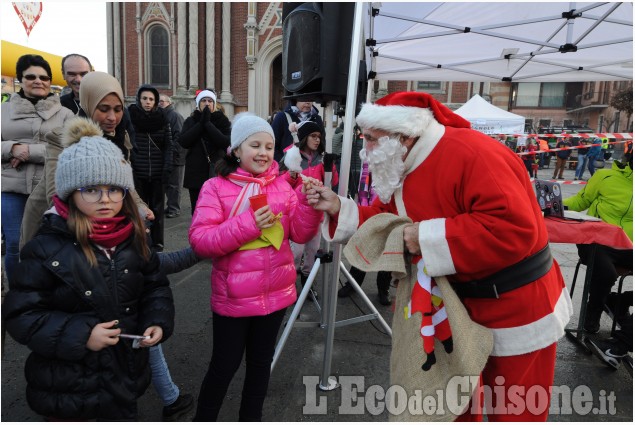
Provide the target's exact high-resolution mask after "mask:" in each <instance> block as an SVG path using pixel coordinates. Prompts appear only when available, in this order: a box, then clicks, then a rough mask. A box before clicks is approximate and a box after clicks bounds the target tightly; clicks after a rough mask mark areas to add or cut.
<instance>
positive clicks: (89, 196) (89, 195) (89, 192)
mask: <svg viewBox="0 0 635 425" xmlns="http://www.w3.org/2000/svg"><path fill="white" fill-rule="evenodd" d="M77 190H78V191H79V194H80V195H81V197H82V199H83V200H84V201H86V202H89V203H91V204H93V203H95V202H99V201H100V200H101V197H102V196H103V194H104V192H106V193H107V194H108V198H109V199H110V200H111V201H112V202H115V203H119V202H121V201H123V198H125V197H126V193H128V189H124V188H122V187H117V186H110V187H109V188H108V189H100V188H99V187H98V186H88V187H80V188H79V189H77Z"/></svg>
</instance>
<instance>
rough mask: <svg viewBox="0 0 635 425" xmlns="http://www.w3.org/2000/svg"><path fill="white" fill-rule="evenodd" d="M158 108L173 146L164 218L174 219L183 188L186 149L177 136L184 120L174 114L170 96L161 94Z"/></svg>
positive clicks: (179, 209) (176, 113)
mask: <svg viewBox="0 0 635 425" xmlns="http://www.w3.org/2000/svg"><path fill="white" fill-rule="evenodd" d="M159 107H161V108H163V110H164V111H165V114H166V117H167V119H168V122H169V123H170V129H172V143H173V144H174V155H173V158H172V172H171V173H170V177H169V178H168V183H167V185H166V187H165V194H166V195H167V206H166V207H165V216H166V217H167V218H174V217H178V216H179V215H181V187H182V186H183V175H184V173H185V155H187V149H185V148H183V147H182V146H181V145H180V144H179V143H178V140H179V135H180V134H181V129H182V128H183V121H185V119H184V118H183V116H182V115H181V114H179V113H178V112H176V110H175V109H174V105H172V99H170V96H168V95H165V94H162V95H161V96H160V97H159Z"/></svg>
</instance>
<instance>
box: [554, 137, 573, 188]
mask: <svg viewBox="0 0 635 425" xmlns="http://www.w3.org/2000/svg"><path fill="white" fill-rule="evenodd" d="M570 147H571V143H569V140H567V139H566V138H565V139H560V141H559V142H558V143H557V144H556V149H562V150H561V151H557V152H556V168H554V170H553V177H552V179H554V180H555V178H556V175H557V176H558V178H559V179H564V176H563V175H562V174H563V173H564V169H565V168H566V165H567V159H569V156H570V155H571V149H569V148H570ZM558 173H560V174H558Z"/></svg>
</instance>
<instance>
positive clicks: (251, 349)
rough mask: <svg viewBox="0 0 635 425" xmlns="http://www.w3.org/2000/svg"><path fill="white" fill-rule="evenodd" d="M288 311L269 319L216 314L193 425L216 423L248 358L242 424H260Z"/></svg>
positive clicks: (278, 313)
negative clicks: (244, 360) (280, 333)
mask: <svg viewBox="0 0 635 425" xmlns="http://www.w3.org/2000/svg"><path fill="white" fill-rule="evenodd" d="M285 311H286V309H282V310H280V311H276V312H275V313H271V314H269V315H267V316H252V317H226V316H221V315H219V314H216V313H214V324H213V329H214V336H213V343H214V348H213V351H212V360H211V362H210V364H209V369H208V370H207V374H206V375H205V378H204V379H203V383H202V384H201V391H200V393H199V396H198V407H197V410H196V417H195V418H194V421H197V422H215V421H216V419H217V417H218V412H219V411H220V408H221V405H222V404H223V400H224V398H225V394H226V393H227V388H228V387H229V384H230V382H231V380H232V378H233V377H234V374H235V373H236V371H237V370H238V368H239V367H240V363H241V362H242V359H243V353H245V352H246V353H247V356H246V364H247V368H246V372H245V383H244V384H243V393H242V397H241V400H240V411H239V412H238V419H239V420H240V421H261V419H262V406H263V404H264V401H265V396H266V395H267V387H268V386H269V375H270V369H271V362H272V361H273V354H274V352H275V348H276V338H277V336H278V330H279V329H280V325H281V324H282V319H283V318H284V314H285Z"/></svg>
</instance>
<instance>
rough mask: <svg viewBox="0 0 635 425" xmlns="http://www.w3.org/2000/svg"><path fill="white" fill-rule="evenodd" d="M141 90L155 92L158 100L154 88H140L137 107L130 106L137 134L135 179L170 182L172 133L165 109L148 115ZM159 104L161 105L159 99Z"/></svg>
mask: <svg viewBox="0 0 635 425" xmlns="http://www.w3.org/2000/svg"><path fill="white" fill-rule="evenodd" d="M142 91H152V92H154V93H155V97H156V99H159V92H158V91H157V90H156V89H155V88H153V87H151V86H141V87H139V90H138V92H137V104H135V105H130V106H129V107H128V112H129V113H130V121H131V122H132V126H133V127H134V133H135V138H134V142H133V150H132V169H133V172H134V175H135V178H138V179H142V180H156V179H162V180H163V181H164V182H167V181H168V177H169V175H170V172H171V171H172V167H173V165H174V163H173V154H174V145H173V143H174V142H173V141H172V130H171V129H170V123H169V122H168V119H167V117H166V114H165V111H164V110H163V109H161V108H159V107H158V106H155V107H154V109H152V110H151V111H149V112H146V111H145V110H143V108H141V105H140V102H139V95H140V94H141V92H142ZM156 104H157V105H158V100H157V103H156Z"/></svg>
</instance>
